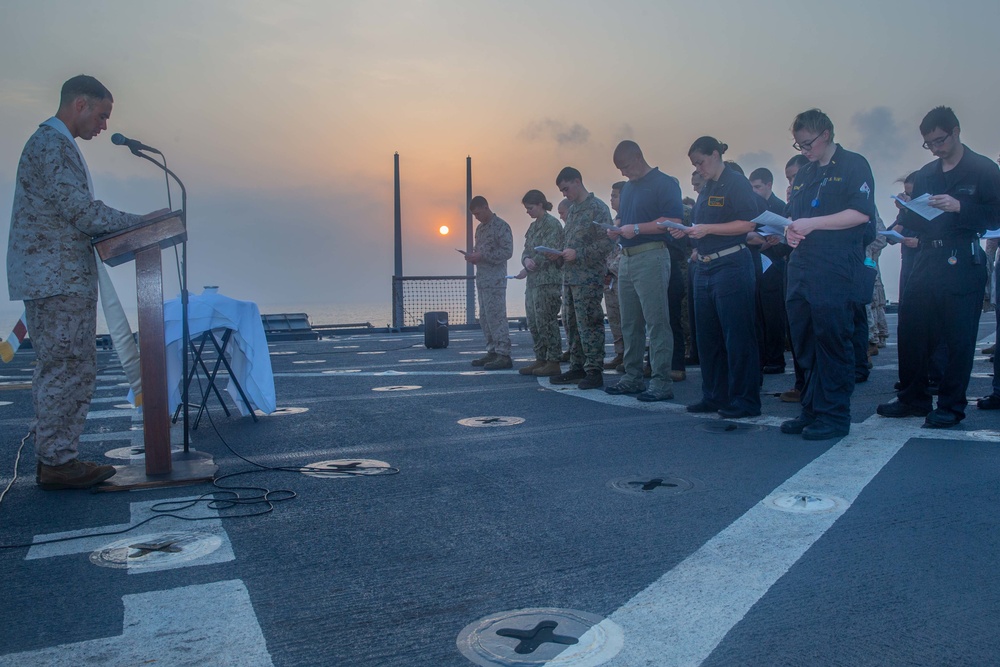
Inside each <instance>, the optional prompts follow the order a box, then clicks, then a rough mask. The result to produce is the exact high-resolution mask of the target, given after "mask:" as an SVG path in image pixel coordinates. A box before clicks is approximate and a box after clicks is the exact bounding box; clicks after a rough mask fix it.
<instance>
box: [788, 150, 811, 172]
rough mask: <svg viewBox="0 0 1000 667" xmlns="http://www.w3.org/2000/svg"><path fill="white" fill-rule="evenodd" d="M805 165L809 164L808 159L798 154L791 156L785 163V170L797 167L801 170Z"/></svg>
mask: <svg viewBox="0 0 1000 667" xmlns="http://www.w3.org/2000/svg"><path fill="white" fill-rule="evenodd" d="M807 164H809V158H807V157H806V156H805V155H803V154H802V153H799V154H798V155H795V156H793V157H792V159H791V160H789V161H788V162H786V163H785V169H788V168H789V167H798V168H799V169H801V168H802V167H804V166H806V165H807Z"/></svg>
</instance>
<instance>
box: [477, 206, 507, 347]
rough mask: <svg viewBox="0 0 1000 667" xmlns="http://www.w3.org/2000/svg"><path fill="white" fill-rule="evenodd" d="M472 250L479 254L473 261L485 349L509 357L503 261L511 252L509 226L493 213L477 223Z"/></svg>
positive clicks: (505, 272) (505, 270)
mask: <svg viewBox="0 0 1000 667" xmlns="http://www.w3.org/2000/svg"><path fill="white" fill-rule="evenodd" d="M473 251H475V252H478V253H482V255H483V258H482V259H481V260H479V263H478V264H476V290H477V291H478V293H479V325H480V326H481V327H482V328H483V335H484V336H486V351H487V352H489V353H493V354H498V355H500V356H503V357H509V356H510V332H509V331H508V329H507V260H508V259H510V258H511V256H512V255H513V254H514V237H513V236H512V235H511V233H510V225H508V224H507V223H506V222H504V221H503V219H502V218H500V217H499V216H498V215H496V214H494V215H493V217H492V218H491V219H490V221H489V222H481V223H479V226H477V227H476V243H475V245H474V246H473Z"/></svg>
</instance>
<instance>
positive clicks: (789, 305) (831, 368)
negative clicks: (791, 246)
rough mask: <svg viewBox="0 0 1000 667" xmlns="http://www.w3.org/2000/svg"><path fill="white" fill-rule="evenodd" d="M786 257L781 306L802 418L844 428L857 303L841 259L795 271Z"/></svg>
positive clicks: (834, 256) (848, 419)
mask: <svg viewBox="0 0 1000 667" xmlns="http://www.w3.org/2000/svg"><path fill="white" fill-rule="evenodd" d="M792 257H793V261H792V262H790V263H789V267H788V296H787V299H786V301H785V307H786V310H787V311H788V325H789V328H790V329H791V333H792V347H793V348H794V350H795V359H796V361H797V362H798V363H799V365H800V366H802V369H803V371H804V373H805V386H804V387H803V389H802V416H803V417H806V418H807V419H810V420H816V421H819V422H822V423H826V424H829V425H831V426H834V427H837V428H841V429H849V428H850V426H851V394H852V393H854V346H853V343H852V338H853V335H854V317H855V313H856V310H855V308H856V306H857V304H858V303H859V299H858V295H857V294H856V293H855V292H856V289H855V286H854V284H853V276H852V275H851V273H850V270H849V269H848V268H847V266H846V264H847V260H846V254H845V253H843V252H841V253H831V256H830V258H829V261H828V262H826V265H825V266H809V265H801V266H800V265H798V264H797V263H796V262H795V261H794V259H795V255H794V253H793V255H792ZM866 338H867V335H866Z"/></svg>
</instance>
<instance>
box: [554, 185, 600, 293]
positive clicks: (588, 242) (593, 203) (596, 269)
mask: <svg viewBox="0 0 1000 667" xmlns="http://www.w3.org/2000/svg"><path fill="white" fill-rule="evenodd" d="M594 222H597V223H599V224H597V225H595V224H593V223H594ZM610 224H611V210H610V209H609V208H608V206H607V204H605V203H604V202H602V201H601V200H600V199H598V198H597V197H595V196H594V193H593V192H591V193H590V194H588V195H587V197H586V199H584V200H583V201H582V202H579V203H577V204H573V205H572V206H570V207H569V215H567V216H566V245H565V247H566V248H573V250H576V259H575V260H574V261H572V262H563V284H565V285H603V284H604V275H605V274H606V273H607V270H608V269H607V264H606V262H607V258H608V253H610V252H611V246H612V244H611V239H609V238H608V234H607V232H606V231H605V229H604V228H603V227H601V226H600V225H610Z"/></svg>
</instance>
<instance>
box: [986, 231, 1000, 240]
mask: <svg viewBox="0 0 1000 667" xmlns="http://www.w3.org/2000/svg"><path fill="white" fill-rule="evenodd" d="M983 238H984V239H1000V229H991V230H989V231H988V232H986V233H985V234H983Z"/></svg>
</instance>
